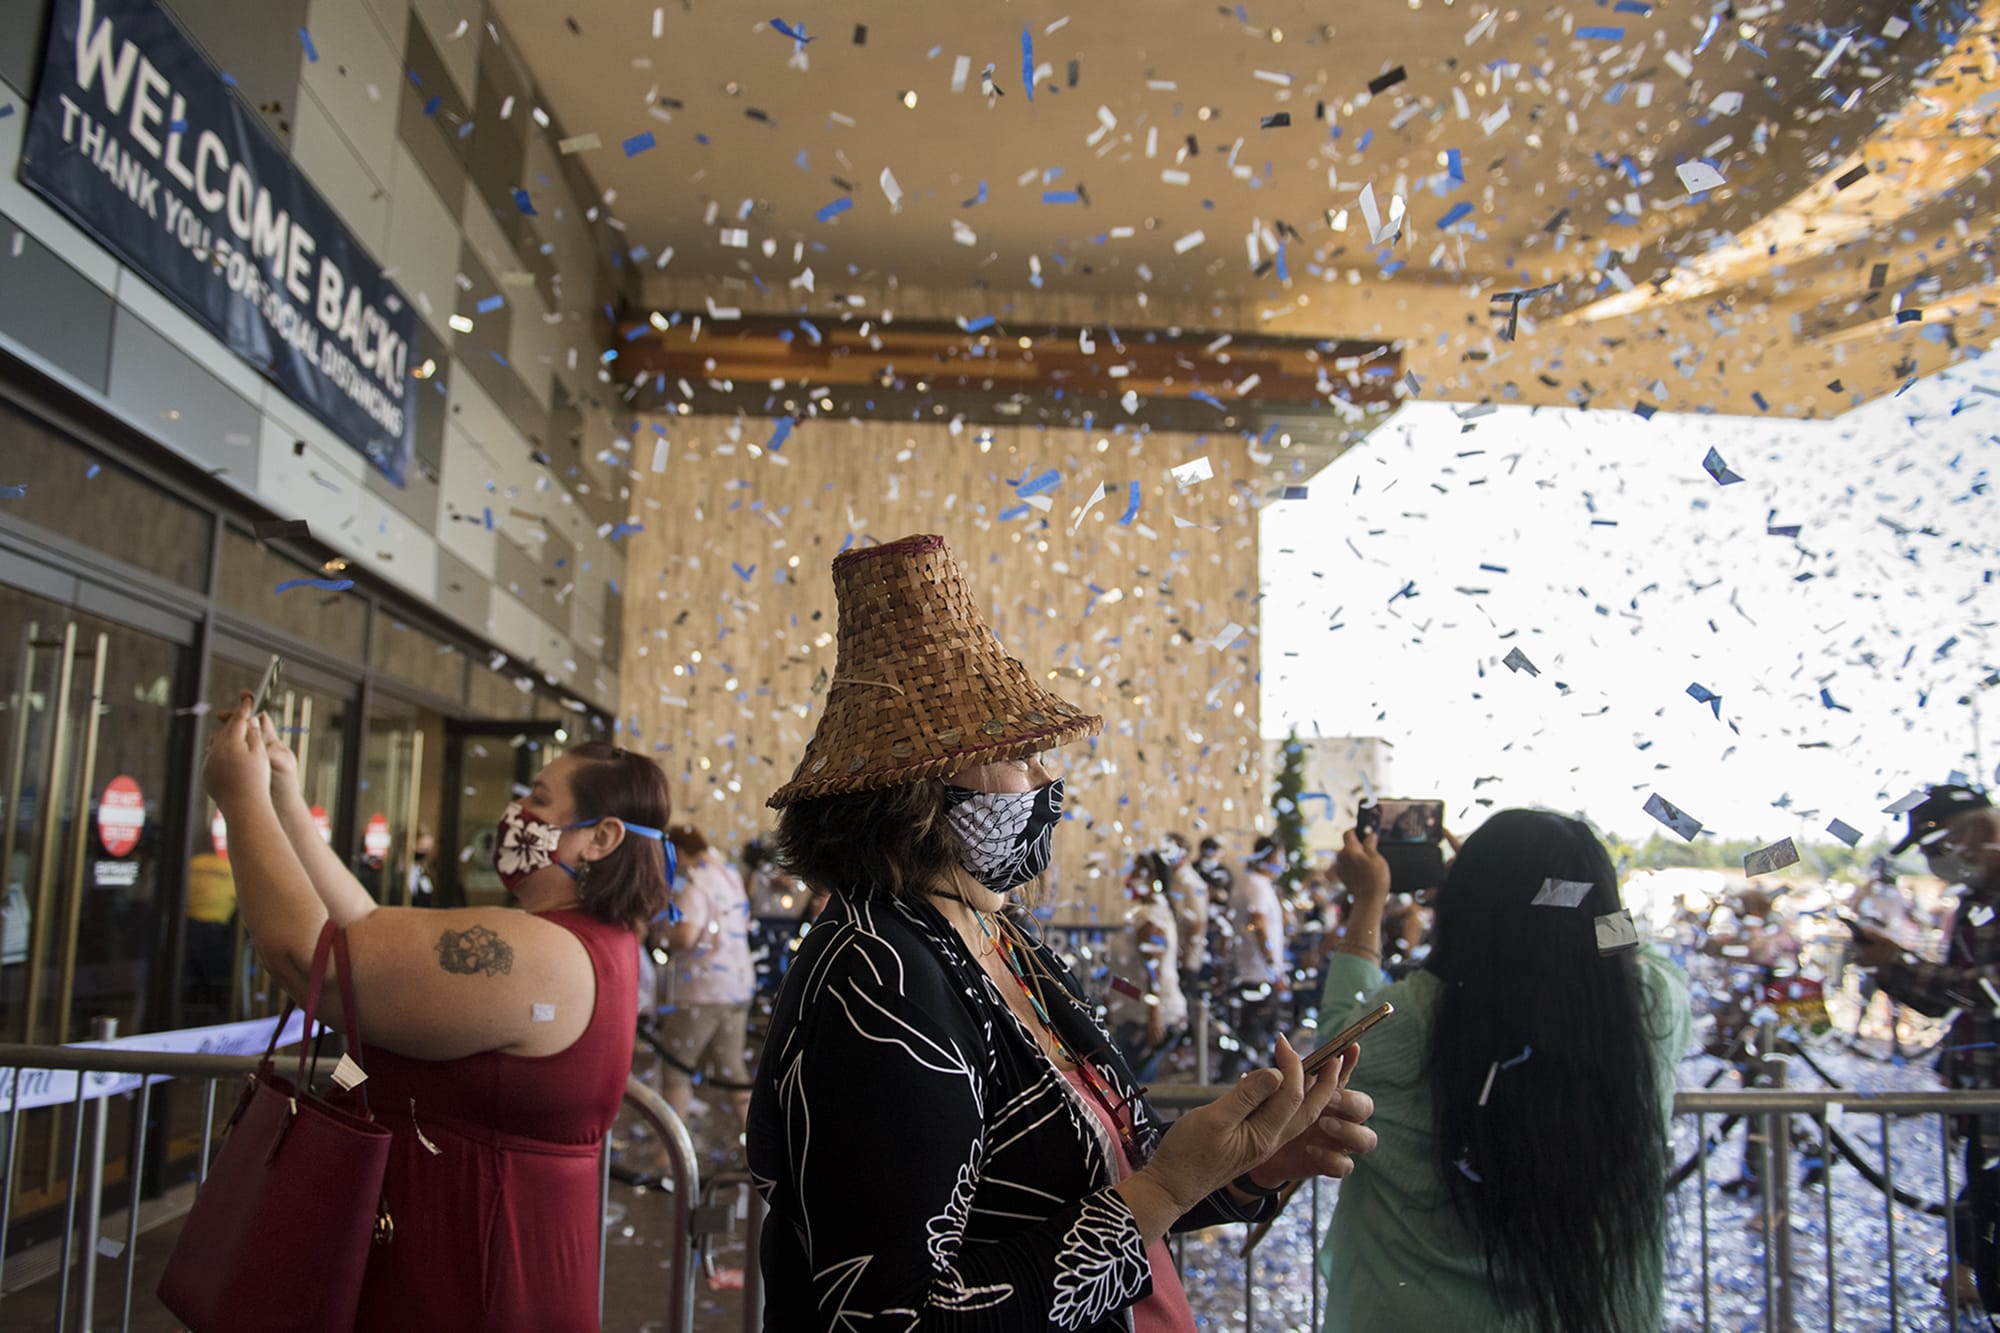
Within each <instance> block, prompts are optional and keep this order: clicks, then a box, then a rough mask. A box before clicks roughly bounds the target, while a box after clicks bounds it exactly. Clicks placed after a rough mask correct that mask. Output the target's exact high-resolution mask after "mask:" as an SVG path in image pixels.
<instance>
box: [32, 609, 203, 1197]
mask: <svg viewBox="0 0 2000 1333" xmlns="http://www.w3.org/2000/svg"><path fill="white" fill-rule="evenodd" d="M0 625H4V626H7V627H9V629H10V630H11V633H10V634H9V636H8V641H7V642H6V643H5V644H4V645H0V709H4V718H0V736H3V737H4V745H5V749H4V750H0V784H4V785H0V872H4V875H5V897H4V899H3V900H0V1034H4V1038H5V1040H7V1041H12V1042H30V1043H38V1044H59V1043H63V1042H70V1041H81V1040H87V1039H90V1038H91V1037H93V1036H96V1035H99V1032H98V1028H97V1020H100V1019H110V1020H115V1022H116V1025H117V1026H116V1031H117V1033H118V1034H119V1035H129V1034H131V1033H134V1032H140V1031H145V1030H147V1029H148V1028H149V1027H151V1026H156V1025H157V1022H156V1017H155V1014H154V1001H155V1000H156V999H157V998H158V992H159V991H160V990H161V989H162V988H163V987H164V986H165V985H166V984H167V983H166V980H165V979H164V978H162V977H160V976H158V975H157V974H156V970H157V969H159V968H161V967H163V966H166V965H168V964H169V963H170V962H171V960H170V959H163V958H162V957H161V955H160V951H159V941H160V939H161V938H162V937H163V936H164V935H165V934H166V933H167V919H166V917H165V914H164V913H163V911H162V902H163V900H164V899H167V898H170V897H171V895H172V892H173V890H174V888H175V887H176V881H177V880H178V877H179V869H180V867H179V866H178V864H177V861H178V858H179V854H180V848H181V842H182V835H181V832H180V831H181V830H182V829H183V828H184V827H185V825H184V823H183V822H182V821H183V819H184V818H185V807H184V806H183V805H181V800H182V799H183V791H184V788H185V773H184V771H182V769H181V767H180V761H179V760H178V759H177V756H181V755H183V754H184V753H185V751H184V748H183V747H184V743H185V740H184V735H183V728H184V727H185V725H186V723H187V718H186V716H185V715H184V714H181V713H177V711H176V710H175V708H174V702H175V697H176V689H177V685H178V683H179V681H180V680H181V677H182V673H183V672H184V671H185V670H186V668H187V665H188V656H189V654H188V649H187V647H186V646H185V644H184V643H179V642H175V641H173V640H171V639H168V638H163V637H160V636H158V635H155V634H151V633H147V632H145V631H142V630H138V629H135V628H132V627H130V626H127V625H123V624H119V623H117V622H114V621H111V620H106V619H102V618H100V617H97V616H94V615H89V614H86V613H83V612H80V611H77V610H74V609H72V608H70V607H67V606H64V605H62V604H59V603H57V602H53V601H49V600H48V599H46V598H42V597H38V596H35V595H33V594H31V593H27V592H23V591H21V590H19V589H16V588H12V587H8V586H5V585H0ZM65 1113H66V1112H65V1109H64V1108H61V1107H53V1108H49V1109H48V1110H46V1111H38V1112H34V1113H31V1114H29V1115H26V1116H24V1117H23V1121H22V1124H21V1127H20V1134H21V1137H20V1140H19V1152H20V1154H21V1155H20V1157H19V1162H20V1164H21V1170H20V1172H19V1173H18V1174H17V1176H16V1178H15V1199H14V1206H15V1208H16V1209H17V1215H26V1214H29V1213H32V1212H35V1211H37V1210H38V1209H40V1208H42V1207H46V1206H48V1205H50V1204H53V1203H57V1202H60V1200H61V1197H62V1190H63V1183H62V1182H63V1179H64V1172H63V1171H62V1169H61V1164H60V1162H59V1160H58V1158H59V1153H60V1150H59V1146H58V1145H59V1144H60V1143H61V1142H62V1140H63V1138H64V1135H63V1133H62V1130H61V1125H60V1121H61V1118H62V1116H63V1115H64V1114H65ZM121 1113H122V1104H121ZM111 1132H112V1133H113V1134H118V1133H120V1132H122V1131H121V1130H120V1129H119V1128H118V1127H117V1126H116V1125H115V1124H114V1126H113V1128H112V1130H111Z"/></svg>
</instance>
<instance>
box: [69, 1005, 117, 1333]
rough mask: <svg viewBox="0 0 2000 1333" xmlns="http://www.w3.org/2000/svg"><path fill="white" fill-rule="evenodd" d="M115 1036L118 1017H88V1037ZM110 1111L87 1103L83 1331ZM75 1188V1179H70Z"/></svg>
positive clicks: (104, 1100)
mask: <svg viewBox="0 0 2000 1333" xmlns="http://www.w3.org/2000/svg"><path fill="white" fill-rule="evenodd" d="M117 1035H118V1020H117V1019H115V1018H102V1017H100V1018H93V1019H91V1020H90V1039H91V1040H92V1041H110V1040H111V1039H112V1038H114V1037H116V1036H117ZM89 1077H90V1076H89V1075H88V1074H78V1075H77V1078H78V1079H79V1080H82V1079H86V1078H89ZM110 1114H111V1099H110V1098H109V1097H99V1098H96V1099H95V1100H94V1101H92V1103H91V1106H90V1193H89V1194H88V1195H86V1196H85V1198H84V1201H83V1295H82V1296H81V1297H80V1298H79V1299H78V1301H77V1306H76V1311H77V1327H78V1328H79V1329H81V1330H82V1333H90V1330H91V1323H92V1321H93V1320H94V1319H95V1318H96V1315H97V1233H98V1232H99V1231H100V1230H101V1229H102V1228H103V1226H104V1134H105V1130H106V1129H107V1128H108V1127H109V1126H108V1125H107V1123H106V1122H107V1120H108V1119H109V1117H110ZM70 1188H71V1189H75V1188H76V1182H75V1181H74V1180H72V1181H71V1182H70Z"/></svg>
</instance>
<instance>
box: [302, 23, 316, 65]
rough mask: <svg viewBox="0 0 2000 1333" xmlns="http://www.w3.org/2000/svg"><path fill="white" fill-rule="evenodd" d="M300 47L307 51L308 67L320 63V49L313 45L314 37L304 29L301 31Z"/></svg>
mask: <svg viewBox="0 0 2000 1333" xmlns="http://www.w3.org/2000/svg"><path fill="white" fill-rule="evenodd" d="M299 45H300V46H303V47H304V48H305V49H306V63H307V64H308V65H317V64H318V63H319V48H318V47H316V46H314V45H313V35H312V34H311V33H309V32H307V31H306V30H305V29H304V28H300V29H299Z"/></svg>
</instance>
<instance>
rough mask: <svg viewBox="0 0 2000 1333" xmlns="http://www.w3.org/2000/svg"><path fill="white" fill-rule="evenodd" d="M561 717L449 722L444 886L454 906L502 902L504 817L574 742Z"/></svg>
mask: <svg viewBox="0 0 2000 1333" xmlns="http://www.w3.org/2000/svg"><path fill="white" fill-rule="evenodd" d="M569 739H570V738H569V732H568V730H567V729H566V728H564V727H563V725H562V724H561V723H560V722H455V723H451V724H448V725H447V726H446V728H445V772H444V790H445V791H446V792H447V793H449V796H450V799H449V800H447V801H446V802H445V806H444V826H443V828H442V829H441V830H440V834H441V837H440V846H441V847H442V848H443V849H444V853H443V855H442V856H441V857H440V858H439V870H440V872H441V873H440V891H441V892H443V893H445V894H447V895H448V901H449V903H450V905H453V906H464V907H502V906H505V905H506V903H507V890H506V889H505V888H504V887H503V886H502V885H501V883H500V875H499V872H497V871H496V870H494V868H493V845H494V843H495V842H496V841H497V840H498V836H499V833H498V831H499V826H500V816H501V815H502V814H503V813H505V811H506V809H507V804H508V802H510V801H513V800H516V799H518V798H519V797H520V796H522V795H524V794H525V793H526V792H527V790H528V784H529V783H531V782H533V781H534V780H535V774H536V773H538V772H540V771H541V769H542V768H543V766H544V765H546V764H548V763H549V762H550V761H551V760H553V759H556V758H558V757H559V756H560V755H561V754H562V752H563V751H564V749H566V748H567V747H568V745H569Z"/></svg>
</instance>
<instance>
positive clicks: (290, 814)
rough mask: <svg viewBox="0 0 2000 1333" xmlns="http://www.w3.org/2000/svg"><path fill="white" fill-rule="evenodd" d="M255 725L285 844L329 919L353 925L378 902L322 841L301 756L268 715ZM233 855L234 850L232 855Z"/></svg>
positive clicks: (258, 720)
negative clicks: (305, 788) (306, 791)
mask: <svg viewBox="0 0 2000 1333" xmlns="http://www.w3.org/2000/svg"><path fill="white" fill-rule="evenodd" d="M257 723H258V727H259V730H260V733H261V735H262V738H263V742H264V751H265V753H266V754H267V755H268V756H269V758H270V764H271V808H272V810H273V811H274V812H275V813H276V815H277V820H278V827H279V828H280V829H281V830H283V832H284V835H285V841H286V842H288V843H290V844H291V848H292V853H293V855H294V856H295V857H296V858H297V859H298V863H299V865H300V866H301V867H302V868H303V869H304V871H305V874H306V879H307V882H308V883H309V884H310V885H311V886H312V890H313V892H314V893H315V894H317V895H318V897H319V900H320V902H321V903H322V904H324V905H325V908H326V912H327V915H329V916H331V917H332V918H333V919H334V920H335V921H338V922H339V923H340V924H341V925H343V926H350V925H353V924H354V923H355V922H356V921H359V920H360V919H361V918H362V917H364V916H367V915H368V914H369V913H370V912H372V911H374V910H375V907H376V902H375V900H374V899H373V898H371V897H369V896H368V890H366V889H364V888H362V887H361V881H359V880H357V879H356V878H354V872H353V871H351V870H349V869H348V868H347V866H346V864H345V863H343V862H342V861H341V859H340V856H339V854H338V853H336V852H335V851H334V850H333V848H332V847H330V846H329V845H328V844H327V841H326V839H325V838H322V837H321V836H320V833H319V825H317V824H315V823H314V822H313V817H312V811H311V810H310V809H308V808H307V806H306V799H305V795H304V793H303V791H302V790H301V788H300V786H299V760H298V756H297V755H295V754H293V753H292V749H291V747H290V746H289V745H287V744H285V741H284V738H283V737H281V736H279V735H278V731H277V728H276V727H274V726H272V725H271V719H270V717H269V716H268V715H267V714H263V713H260V714H258V715H257ZM232 836H233V835H232ZM234 850H235V849H234V847H232V848H231V851H232V852H233V851H234Z"/></svg>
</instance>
